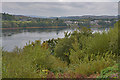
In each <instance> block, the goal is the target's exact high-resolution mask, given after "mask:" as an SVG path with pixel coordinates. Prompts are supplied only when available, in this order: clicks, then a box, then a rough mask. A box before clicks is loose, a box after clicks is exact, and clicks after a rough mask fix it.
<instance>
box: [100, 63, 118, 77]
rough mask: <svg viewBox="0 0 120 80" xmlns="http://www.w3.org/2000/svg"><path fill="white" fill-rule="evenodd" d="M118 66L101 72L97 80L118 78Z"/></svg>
mask: <svg viewBox="0 0 120 80" xmlns="http://www.w3.org/2000/svg"><path fill="white" fill-rule="evenodd" d="M118 70H119V69H118V64H116V65H114V66H112V67H107V68H105V69H103V70H101V73H100V76H98V78H118Z"/></svg>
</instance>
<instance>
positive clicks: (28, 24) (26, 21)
mask: <svg viewBox="0 0 120 80" xmlns="http://www.w3.org/2000/svg"><path fill="white" fill-rule="evenodd" d="M116 20H117V19H116V18H112V19H108V18H103V19H94V18H85V19H84V18H82V19H79V18H76V17H75V19H71V18H68V19H66V18H62V17H55V18H52V17H50V18H39V17H29V16H24V15H12V14H8V13H2V26H3V27H2V28H3V29H4V28H5V29H6V28H9V29H10V28H68V27H87V28H91V27H93V28H94V27H97V28H109V27H114V24H115V23H116Z"/></svg>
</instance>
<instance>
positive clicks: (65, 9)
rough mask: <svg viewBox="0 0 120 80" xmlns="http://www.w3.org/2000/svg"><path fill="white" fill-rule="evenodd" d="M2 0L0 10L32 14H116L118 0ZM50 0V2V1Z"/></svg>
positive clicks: (18, 13)
mask: <svg viewBox="0 0 120 80" xmlns="http://www.w3.org/2000/svg"><path fill="white" fill-rule="evenodd" d="M25 1H26V2H25ZM42 1H43V0H29V1H28V0H24V2H23V0H21V2H18V0H4V1H2V12H6V13H11V14H17V15H34V16H48V17H50V16H82V15H96V16H99V15H111V16H113V15H118V0H89V1H88V0H84V2H82V1H83V0H49V1H48V0H44V1H43V2H42ZM50 1H51V2H50Z"/></svg>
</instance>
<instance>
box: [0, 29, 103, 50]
mask: <svg viewBox="0 0 120 80" xmlns="http://www.w3.org/2000/svg"><path fill="white" fill-rule="evenodd" d="M74 30H75V29H71V28H64V29H24V30H23V29H19V30H3V31H2V47H3V49H4V50H7V51H12V50H13V49H14V48H15V46H18V47H19V48H23V46H25V45H26V43H29V41H30V42H31V41H35V40H41V41H44V40H49V39H52V38H55V39H56V38H63V37H64V32H66V31H68V33H69V32H73V31H74ZM92 30H93V33H94V32H97V31H100V32H101V31H102V30H103V29H95V28H94V29H92ZM0 38H1V37H0ZM0 40H1V39H0Z"/></svg>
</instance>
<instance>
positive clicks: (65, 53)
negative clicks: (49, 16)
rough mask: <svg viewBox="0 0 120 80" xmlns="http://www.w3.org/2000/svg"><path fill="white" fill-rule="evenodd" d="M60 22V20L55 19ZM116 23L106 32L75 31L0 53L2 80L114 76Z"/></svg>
mask: <svg viewBox="0 0 120 80" xmlns="http://www.w3.org/2000/svg"><path fill="white" fill-rule="evenodd" d="M57 20H59V19H57ZM117 24H118V23H116V24H115V27H114V28H113V29H110V30H109V31H108V32H105V31H104V32H102V33H94V34H93V33H92V31H91V30H90V29H87V28H82V29H77V30H76V31H74V32H73V33H68V32H66V33H65V37H64V38H61V39H60V38H58V39H51V40H48V41H44V42H43V43H41V41H39V40H36V41H35V42H29V44H26V46H24V48H23V49H18V48H16V49H15V50H14V51H13V52H7V51H2V57H3V63H2V66H3V68H2V70H3V78H13V77H14V78H86V77H89V76H90V75H92V74H100V78H109V77H110V76H111V75H112V74H116V73H117V70H118V69H117V68H116V67H111V66H113V65H115V64H116V62H117V58H118V56H119V55H120V54H119V53H118V50H119V48H118V46H117V45H118V26H117Z"/></svg>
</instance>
